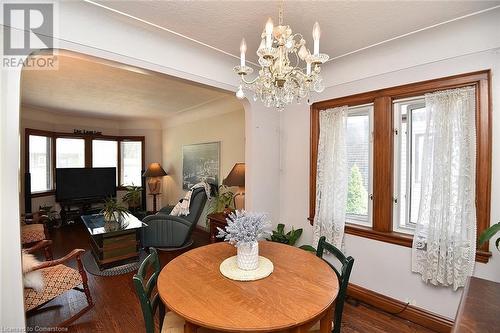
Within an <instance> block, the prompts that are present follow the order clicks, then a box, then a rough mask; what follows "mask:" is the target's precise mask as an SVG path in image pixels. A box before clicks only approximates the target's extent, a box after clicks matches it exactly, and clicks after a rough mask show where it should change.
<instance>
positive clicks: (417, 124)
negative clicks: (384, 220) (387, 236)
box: [393, 96, 426, 234]
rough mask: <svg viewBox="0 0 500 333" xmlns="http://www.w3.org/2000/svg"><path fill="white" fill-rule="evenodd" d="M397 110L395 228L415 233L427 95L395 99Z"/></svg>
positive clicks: (395, 129)
mask: <svg viewBox="0 0 500 333" xmlns="http://www.w3.org/2000/svg"><path fill="white" fill-rule="evenodd" d="M393 110H394V191H395V193H394V203H393V207H394V214H393V216H394V218H393V219H394V221H393V222H394V223H393V228H394V230H395V231H398V232H403V233H410V234H411V233H413V232H414V230H415V226H416V223H417V219H418V210H419V206H420V193H421V185H422V157H423V155H422V151H423V147H424V135H425V130H426V124H425V99H424V97H423V96H421V97H417V98H412V99H407V100H396V101H394V104H393Z"/></svg>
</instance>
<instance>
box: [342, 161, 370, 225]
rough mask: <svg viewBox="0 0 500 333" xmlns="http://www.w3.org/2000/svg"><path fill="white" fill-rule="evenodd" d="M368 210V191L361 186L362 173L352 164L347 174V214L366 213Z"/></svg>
mask: <svg viewBox="0 0 500 333" xmlns="http://www.w3.org/2000/svg"><path fill="white" fill-rule="evenodd" d="M367 212H368V192H367V191H366V189H365V187H364V186H363V175H362V174H361V172H360V171H359V168H358V166H357V165H356V164H354V165H353V166H352V168H351V175H350V176H349V184H348V190H347V214H356V215H366V214H367Z"/></svg>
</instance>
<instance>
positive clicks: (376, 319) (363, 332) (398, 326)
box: [27, 224, 432, 333]
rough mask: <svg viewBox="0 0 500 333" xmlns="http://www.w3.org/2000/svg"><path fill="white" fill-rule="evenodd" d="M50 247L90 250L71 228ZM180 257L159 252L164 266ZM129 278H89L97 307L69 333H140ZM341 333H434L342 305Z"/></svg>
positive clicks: (54, 319) (69, 309)
mask: <svg viewBox="0 0 500 333" xmlns="http://www.w3.org/2000/svg"><path fill="white" fill-rule="evenodd" d="M208 237H209V236H208V234H206V233H203V232H200V231H196V232H195V233H194V234H193V239H194V245H193V246H195V247H197V246H203V245H206V244H208V242H209V239H208ZM51 238H52V240H53V242H54V257H55V258H59V257H62V256H63V255H65V254H67V253H68V252H70V251H71V250H72V249H74V248H83V249H90V245H89V243H88V234H87V231H86V230H85V229H84V227H83V225H81V224H75V225H71V226H65V227H62V228H60V229H55V230H53V231H52V232H51ZM179 254H180V252H179V251H176V252H163V251H160V261H161V264H162V266H163V265H166V264H167V263H168V262H169V261H170V260H172V259H173V258H175V257H176V256H177V255H179ZM133 275H134V273H133V272H132V273H128V274H124V275H119V276H113V277H102V276H94V275H92V274H88V277H89V287H90V290H91V293H92V297H93V299H94V303H95V307H94V308H93V309H91V310H90V311H89V312H87V313H86V314H85V315H83V316H82V317H81V318H80V319H78V320H77V321H76V322H75V323H74V324H73V325H72V326H71V327H70V328H69V330H68V331H69V332H72V333H86V332H106V333H112V332H134V333H135V332H137V333H139V332H144V331H145V330H144V322H143V318H142V313H141V308H140V305H139V302H138V300H137V296H136V294H135V291H134V288H133V284H132V276H133ZM85 304H86V303H85V296H84V295H83V294H82V293H80V292H78V291H71V292H69V293H67V294H65V295H63V296H60V297H58V298H56V299H55V300H53V301H51V302H50V303H48V304H47V306H49V307H51V308H50V310H48V311H40V312H38V313H36V314H34V315H33V316H31V317H30V318H28V319H27V325H28V326H29V327H35V326H41V327H50V326H53V324H54V323H58V322H60V321H62V320H63V319H65V318H68V317H70V316H71V314H73V313H76V312H77V311H78V310H79V309H81V308H82V307H84V306H85ZM342 332H343V333H372V332H373V333H386V332H390V333H393V332H398V333H431V332H432V331H430V330H428V329H426V328H424V327H422V326H419V325H416V324H414V323H412V322H409V321H406V320H402V319H400V318H398V317H396V316H394V315H391V314H388V313H385V312H382V311H379V310H377V309H375V308H373V307H371V306H369V305H365V304H363V303H360V304H359V305H357V306H354V305H352V304H348V303H346V306H345V307H344V317H343V325H342Z"/></svg>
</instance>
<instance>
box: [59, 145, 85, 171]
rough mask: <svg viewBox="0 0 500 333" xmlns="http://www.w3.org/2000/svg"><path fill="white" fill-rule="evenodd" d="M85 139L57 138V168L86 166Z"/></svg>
mask: <svg viewBox="0 0 500 333" xmlns="http://www.w3.org/2000/svg"><path fill="white" fill-rule="evenodd" d="M84 167H85V140H84V139H70V138H57V139H56V168H84Z"/></svg>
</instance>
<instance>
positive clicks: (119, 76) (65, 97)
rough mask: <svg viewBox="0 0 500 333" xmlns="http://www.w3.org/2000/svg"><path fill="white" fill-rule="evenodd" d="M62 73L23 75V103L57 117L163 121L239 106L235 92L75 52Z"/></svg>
mask: <svg viewBox="0 0 500 333" xmlns="http://www.w3.org/2000/svg"><path fill="white" fill-rule="evenodd" d="M58 65H59V69H58V70H56V71H47V70H24V71H23V74H22V82H21V101H22V103H23V104H24V105H29V106H35V107H40V108H44V109H47V110H49V111H56V112H58V113H64V114H73V115H86V116H96V117H105V118H129V119H130V118H143V119H160V118H165V117H167V116H171V115H174V114H177V113H180V112H184V111H189V110H191V109H193V108H196V107H201V106H206V105H207V104H209V103H215V102H217V104H218V105H219V108H220V101H221V100H222V99H223V100H224V101H225V103H224V105H225V106H227V107H228V108H233V110H234V109H235V108H237V107H238V106H239V107H241V103H239V102H238V101H237V100H236V97H234V94H233V93H230V92H225V91H221V90H218V89H214V88H211V87H208V86H204V85H200V84H195V83H192V82H189V81H186V80H181V79H177V78H174V77H171V76H168V75H164V74H160V73H154V72H149V71H145V70H141V69H138V68H134V67H130V66H125V65H121V64H118V63H115V62H110V61H103V60H102V59H98V58H93V57H90V56H83V55H78V54H75V53H68V52H65V53H62V54H60V55H59V56H58Z"/></svg>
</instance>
